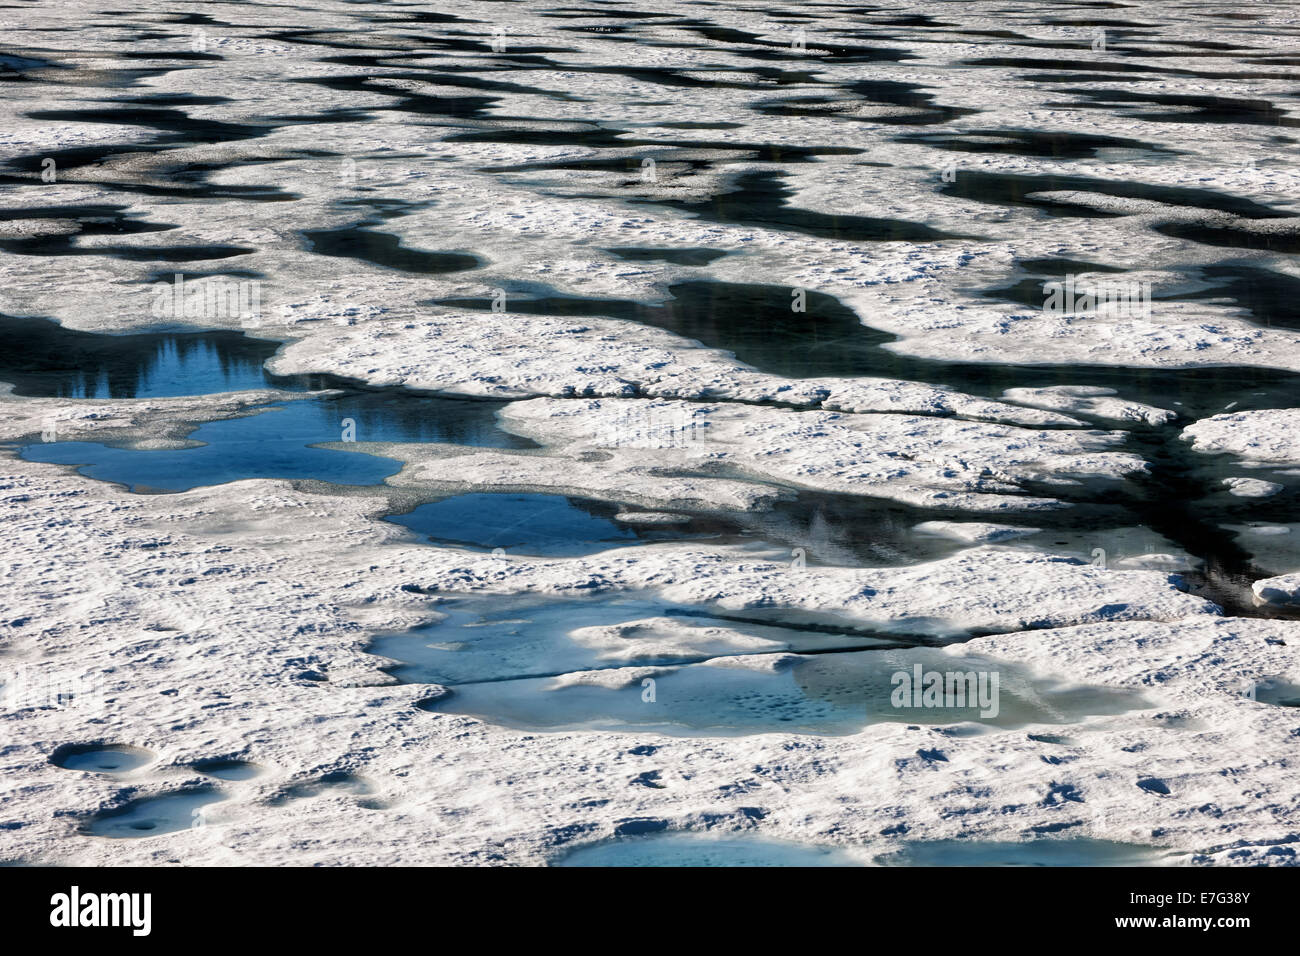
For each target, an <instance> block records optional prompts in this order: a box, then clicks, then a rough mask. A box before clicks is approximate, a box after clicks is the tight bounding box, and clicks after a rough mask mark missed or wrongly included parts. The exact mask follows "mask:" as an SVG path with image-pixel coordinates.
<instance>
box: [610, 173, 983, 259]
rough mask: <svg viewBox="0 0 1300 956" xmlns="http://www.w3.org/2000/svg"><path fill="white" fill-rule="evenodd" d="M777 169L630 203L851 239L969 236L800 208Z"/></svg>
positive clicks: (708, 218) (899, 221) (709, 219)
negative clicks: (718, 188) (716, 187)
mask: <svg viewBox="0 0 1300 956" xmlns="http://www.w3.org/2000/svg"><path fill="white" fill-rule="evenodd" d="M782 179H783V176H782V174H780V173H776V172H770V171H766V170H762V171H758V172H751V173H743V174H741V175H740V176H738V177H737V178H736V181H735V184H734V186H733V188H731V189H729V190H728V191H727V192H724V193H721V194H719V195H717V196H713V197H711V198H709V199H703V200H684V199H659V198H646V197H638V198H635V199H631V200H629V202H632V203H653V204H655V205H660V206H667V207H669V208H672V209H680V210H682V211H683V212H687V213H690V214H692V215H694V216H695V217H696V218H697V219H702V220H705V221H707V222H721V223H728V224H736V225H744V226H763V227H767V228H771V229H777V230H786V231H789V232H798V233H803V234H804V235H808V236H817V237H818V238H821V239H836V240H846V241H849V242H938V241H939V240H942V239H973V238H977V237H974V236H966V235H960V234H957V233H949V232H944V231H943V230H940V229H934V228H932V227H930V226H926V225H923V224H922V223H917V222H909V221H907V220H904V219H879V218H873V217H870V216H850V215H834V214H829V213H822V212H815V211H814V210H811V209H800V208H798V207H795V206H791V205H789V203H788V202H787V199H788V198H789V197H790V196H792V195H794V190H792V189H789V188H787V187H786V186H784V185H783V184H782Z"/></svg>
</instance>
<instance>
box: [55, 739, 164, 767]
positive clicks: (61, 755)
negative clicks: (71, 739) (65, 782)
mask: <svg viewBox="0 0 1300 956" xmlns="http://www.w3.org/2000/svg"><path fill="white" fill-rule="evenodd" d="M153 759H154V755H153V754H152V753H151V752H150V751H148V750H145V749H144V748H143V747H132V746H131V745H130V744H64V745H63V746H62V747H59V748H58V749H57V750H55V751H54V753H53V754H51V755H50V762H51V763H53V764H54V765H55V766H56V767H62V768H63V769H64V770H87V771H90V772H91V773H114V774H117V773H130V772H131V771H132V770H138V769H140V768H141V767H143V766H145V765H146V764H148V763H152V762H153Z"/></svg>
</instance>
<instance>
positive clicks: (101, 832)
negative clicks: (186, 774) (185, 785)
mask: <svg viewBox="0 0 1300 956" xmlns="http://www.w3.org/2000/svg"><path fill="white" fill-rule="evenodd" d="M222 799H224V795H223V794H222V793H221V791H219V790H217V789H216V788H215V787H196V788H194V789H191V790H178V791H176V792H174V793H165V794H163V795H161V796H157V797H145V798H143V799H139V800H132V801H131V802H130V803H128V804H126V805H125V806H123V807H119V808H118V809H116V810H106V811H103V812H101V813H97V814H95V815H94V816H93V817H91V818H90V820H89V821H87V822H86V823H85V824H84V825H83V826H82V832H83V833H87V834H89V835H91V836H101V837H109V838H111V839H139V838H140V837H151V836H160V835H162V834H164V833H175V832H176V831H178V830H186V829H189V828H190V827H191V826H194V825H195V824H196V823H202V821H203V813H204V811H203V808H204V807H206V806H207V805H208V804H210V803H216V802H218V801H219V800H222Z"/></svg>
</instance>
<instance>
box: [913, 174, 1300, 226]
mask: <svg viewBox="0 0 1300 956" xmlns="http://www.w3.org/2000/svg"><path fill="white" fill-rule="evenodd" d="M1073 191H1079V192H1089V193H1100V194H1101V195H1104V196H1115V197H1118V198H1121V199H1138V200H1149V201H1151V202H1158V203H1165V204H1168V205H1171V206H1184V207H1190V208H1194V209H1213V210H1216V211H1218V212H1226V213H1229V214H1231V215H1234V216H1241V217H1243V218H1246V219H1285V218H1288V217H1291V216H1292V215H1293V214H1292V213H1290V212H1285V211H1283V210H1279V209H1273V208H1271V207H1269V206H1265V205H1262V204H1260V203H1257V202H1254V201H1253V200H1250V199H1241V198H1239V197H1237V196H1231V195H1227V194H1225V193H1220V192H1215V191H1213V190H1210V189H1192V188H1189V187H1186V186H1154V185H1151V184H1149V183H1131V182H1124V181H1122V180H1116V179H1095V178H1093V177H1090V176H1052V175H1037V174H1035V175H1029V174H1022V173H991V172H985V171H982V170H961V171H960V172H958V174H957V178H956V179H955V180H954V181H953V182H951V183H945V184H944V185H942V186H940V187H939V192H940V193H942V194H943V195H945V196H953V197H956V198H958V199H969V200H973V201H975V202H984V203H992V204H995V205H1000V206H1029V207H1032V208H1034V209H1041V210H1042V211H1043V212H1045V213H1047V214H1048V215H1052V216H1077V217H1083V218H1108V217H1115V216H1123V215H1127V213H1123V212H1108V211H1103V210H1099V209H1093V208H1092V207H1091V206H1083V205H1077V204H1074V203H1070V202H1068V201H1064V200H1058V199H1048V198H1039V197H1035V196H1033V195H1032V194H1034V193H1043V192H1073Z"/></svg>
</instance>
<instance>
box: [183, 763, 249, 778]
mask: <svg viewBox="0 0 1300 956" xmlns="http://www.w3.org/2000/svg"><path fill="white" fill-rule="evenodd" d="M190 766H191V767H193V768H194V769H195V770H197V771H198V772H199V773H201V774H205V775H206V776H209V777H216V778H217V779H218V780H252V779H253V778H254V777H257V776H260V775H261V773H262V768H261V767H259V766H258V765H257V764H255V763H249V762H248V761H247V760H234V759H227V760H223V759H220V758H215V759H212V760H199V761H196V762H194V763H192V764H190Z"/></svg>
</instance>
